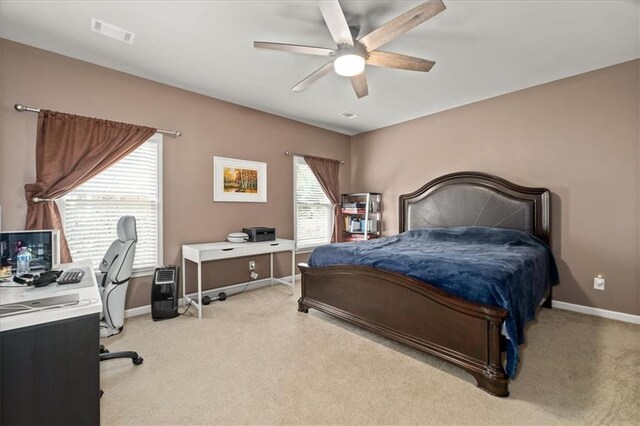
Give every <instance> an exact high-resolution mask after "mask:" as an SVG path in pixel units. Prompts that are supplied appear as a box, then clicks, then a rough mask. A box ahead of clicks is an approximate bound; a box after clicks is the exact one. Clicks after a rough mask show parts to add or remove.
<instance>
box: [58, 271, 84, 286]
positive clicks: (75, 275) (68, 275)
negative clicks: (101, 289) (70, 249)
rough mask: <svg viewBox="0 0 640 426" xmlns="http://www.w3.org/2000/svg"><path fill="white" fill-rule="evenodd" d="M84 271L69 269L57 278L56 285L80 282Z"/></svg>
mask: <svg viewBox="0 0 640 426" xmlns="http://www.w3.org/2000/svg"><path fill="white" fill-rule="evenodd" d="M83 276H84V271H83V270H82V269H69V270H68V271H65V272H63V273H62V275H61V276H60V278H58V284H75V283H79V282H80V281H82V277H83Z"/></svg>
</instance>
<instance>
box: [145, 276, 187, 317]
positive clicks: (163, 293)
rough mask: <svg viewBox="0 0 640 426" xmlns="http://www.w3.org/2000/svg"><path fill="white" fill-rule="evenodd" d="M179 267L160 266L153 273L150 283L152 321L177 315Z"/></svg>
mask: <svg viewBox="0 0 640 426" xmlns="http://www.w3.org/2000/svg"><path fill="white" fill-rule="evenodd" d="M179 276H180V274H179V268H178V267H177V266H161V267H159V268H156V270H155V272H154V273H153V282H152V283H151V318H153V320H154V321H160V320H165V319H169V318H175V317H177V316H178V286H179Z"/></svg>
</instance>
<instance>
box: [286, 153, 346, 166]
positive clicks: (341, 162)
mask: <svg viewBox="0 0 640 426" xmlns="http://www.w3.org/2000/svg"><path fill="white" fill-rule="evenodd" d="M284 155H295V156H298V157H304V156H305V155H306V154H298V153H297V152H291V151H285V152H284ZM328 160H333V158H328ZM333 161H337V162H338V163H340V164H344V160H333Z"/></svg>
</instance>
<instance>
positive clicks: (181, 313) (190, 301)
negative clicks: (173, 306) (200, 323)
mask: <svg viewBox="0 0 640 426" xmlns="http://www.w3.org/2000/svg"><path fill="white" fill-rule="evenodd" d="M191 305H193V300H189V304H188V305H187V309H185V310H184V311H182V312H180V311H178V315H185V314H186V313H187V312H189V308H190V307H191Z"/></svg>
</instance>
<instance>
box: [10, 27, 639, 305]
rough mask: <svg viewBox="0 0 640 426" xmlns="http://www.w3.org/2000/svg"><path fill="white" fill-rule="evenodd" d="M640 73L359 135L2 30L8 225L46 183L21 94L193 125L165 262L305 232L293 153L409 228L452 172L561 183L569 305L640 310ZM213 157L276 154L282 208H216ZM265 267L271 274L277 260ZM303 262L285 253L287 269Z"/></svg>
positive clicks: (167, 149) (209, 275)
mask: <svg viewBox="0 0 640 426" xmlns="http://www.w3.org/2000/svg"><path fill="white" fill-rule="evenodd" d="M639 67H640V62H639V61H634V62H629V63H625V64H621V65H618V66H614V67H610V68H606V69H603V70H599V71H596V72H592V73H588V74H583V75H580V76H576V77H572V78H568V79H564V80H560V81H557V82H553V83H549V84H546V85H542V86H538V87H534V88H531V89H527V90H523V91H519V92H515V93H511V94H508V95H505V96H501V97H498V98H494V99H490V100H486V101H482V102H478V103H475V104H472V105H467V106H464V107H461V108H457V109H453V110H450V111H446V112H442V113H439V114H435V115H432V116H428V117H424V118H420V119H417V120H413V121H410V122H407V123H403V124H398V125H395V126H391V127H388V128H385V129H381V130H377V131H373V132H369V133H365V134H361V135H358V136H356V137H353V138H349V137H348V136H344V135H340V134H337V133H334V132H330V131H326V130H322V129H319V128H316V127H313V126H309V125H305V124H301V123H298V122H295V121H292V120H287V119H284V118H280V117H276V116H273V115H270V114H265V113H262V112H259V111H256V110H252V109H249V108H244V107H240V106H237V105H234V104H230V103H226V102H222V101H218V100H215V99H212V98H208V97H205V96H201V95H197V94H194V93H191V92H187V91H184V90H180V89H177V88H173V87H169V86H166V85H162V84H159V83H155V82H152V81H149V80H144V79H141V78H137V77H133V76H131V75H128V74H124V73H120V72H117V71H113V70H109V69H106V68H103V67H99V66H95V65H92V64H88V63H85V62H81V61H77V60H74V59H70V58H67V57H64V56H60V55H57V54H54V53H50V52H45V51H42V50H38V49H34V48H31V47H27V46H24V45H20V44H16V43H13V42H9V41H6V40H2V39H0V205H1V206H2V227H3V229H7V230H9V229H21V228H23V226H24V216H25V201H24V192H23V186H24V184H25V183H28V182H32V181H33V180H34V178H35V171H34V162H35V161H34V159H35V144H34V140H35V123H36V116H35V115H34V114H27V113H17V112H15V111H14V110H13V104H14V103H16V102H21V103H24V104H27V105H34V106H39V107H46V108H48V109H53V110H59V111H65V112H71V113H76V114H81V115H88V116H95V117H101V118H107V119H112V120H118V121H126V122H133V123H137V124H143V125H150V126H157V127H160V128H166V129H179V130H181V131H182V132H183V133H184V136H183V137H182V138H180V139H177V140H174V139H170V138H166V139H165V144H164V203H165V208H164V248H165V254H164V261H165V262H166V263H175V264H178V263H179V260H180V245H181V244H183V243H189V242H204V241H213V240H221V239H223V238H224V237H225V236H226V234H227V233H229V232H231V231H234V230H239V229H240V228H242V227H243V226H247V225H267V226H275V227H276V228H277V229H278V234H279V236H281V237H285V238H291V237H292V236H293V229H292V224H293V207H292V192H293V188H292V179H291V177H292V174H293V171H292V161H291V159H290V158H288V157H285V156H284V155H283V151H284V150H286V149H289V150H294V151H299V152H308V153H312V154H315V155H321V156H328V157H333V158H339V159H344V160H346V161H347V162H346V164H345V165H344V166H343V168H342V171H341V173H342V174H341V182H342V189H343V190H344V191H347V190H349V189H351V190H357V191H380V192H383V194H384V203H385V213H384V214H385V220H384V222H385V229H386V233H387V234H390V233H394V232H396V231H397V224H398V218H397V209H398V205H397V200H398V195H400V194H402V193H406V192H410V191H413V190H415V189H417V188H418V187H419V186H421V185H422V184H424V183H425V182H427V181H428V180H430V179H432V178H434V177H437V176H440V175H442V174H445V173H449V172H454V171H461V170H478V171H484V172H489V173H494V174H497V175H500V176H503V177H505V178H507V179H509V180H512V181H514V182H516V183H519V184H523V185H534V186H546V187H548V188H550V189H551V191H552V192H553V193H554V196H553V214H552V219H553V238H554V240H553V241H554V242H553V249H554V252H555V253H556V256H557V258H558V262H559V265H560V271H561V277H562V283H561V285H560V286H559V287H558V288H557V291H556V299H558V300H562V301H566V302H570V303H577V304H581V305H587V306H595V307H598V308H603V309H611V310H616V311H621V312H627V313H631V314H640V290H639V287H640V286H639V274H640V265H639V263H640V262H639V255H640V253H639V251H640V247H639V244H640V238H639V237H640V235H639V234H640V211H639V205H638V197H639V196H640V185H639V182H640V168H639V166H638V165H639V164H640V149H639V136H638V135H639V128H638V122H639V117H640V108H639V101H640V95H639V90H640V73H639ZM350 147H351V149H350ZM213 155H220V156H227V157H236V158H242V159H249V160H256V161H264V162H267V163H268V177H269V182H268V184H269V194H268V199H269V202H268V203H266V204H248V203H247V204H242V203H228V204H227V203H213V202H212V195H211V191H212V188H211V179H212V173H211V163H212V156H213ZM350 159H351V161H349V160H350ZM349 164H351V170H350V168H349ZM256 260H257V262H258V272H260V273H261V274H262V275H263V276H264V274H266V273H267V272H268V264H269V263H268V257H266V256H263V257H259V258H256ZM298 260H299V261H301V260H304V256H301V257H300V258H299V259H298ZM245 263H246V260H245V259H242V260H234V261H227V262H221V263H216V262H212V263H211V264H209V265H207V266H206V267H205V282H206V283H207V287H210V288H213V287H219V286H223V285H228V284H232V283H236V282H243V281H245V280H246V276H247V271H246V265H245ZM288 264H289V259H288V257H287V256H286V255H278V257H277V262H276V265H277V270H278V274H279V275H288V274H289V272H288V270H287V265H288ZM189 272H190V273H189V276H190V277H191V278H190V279H188V281H189V288H190V289H193V284H194V280H193V274H192V272H193V271H192V270H190V271H189ZM597 273H603V274H605V275H606V277H607V289H606V291H604V292H598V291H596V290H593V284H592V282H593V281H592V280H593V275H595V274H597ZM149 281H150V280H149V278H139V279H135V280H133V282H132V285H131V286H130V290H129V299H128V303H127V307H133V306H141V305H145V304H148V298H149Z"/></svg>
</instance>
